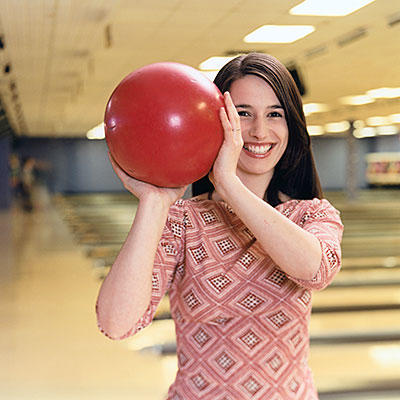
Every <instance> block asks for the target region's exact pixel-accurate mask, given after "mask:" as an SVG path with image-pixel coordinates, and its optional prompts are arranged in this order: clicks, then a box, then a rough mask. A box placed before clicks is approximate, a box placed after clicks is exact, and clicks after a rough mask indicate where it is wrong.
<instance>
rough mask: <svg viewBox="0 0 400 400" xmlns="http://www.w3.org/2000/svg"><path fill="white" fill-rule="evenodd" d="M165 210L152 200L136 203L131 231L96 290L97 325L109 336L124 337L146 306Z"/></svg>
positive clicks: (148, 300) (161, 205)
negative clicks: (97, 293) (97, 291)
mask: <svg viewBox="0 0 400 400" xmlns="http://www.w3.org/2000/svg"><path fill="white" fill-rule="evenodd" d="M168 208H169V207H168V206H166V205H163V204H162V203H161V202H160V201H157V199H153V198H151V199H146V201H140V202H139V206H138V209H137V212H136V215H135V219H134V222H133V224H132V227H131V230H130V231H129V234H128V236H127V238H126V241H125V243H124V245H123V246H122V248H121V250H120V252H119V254H118V256H117V258H116V260H115V262H114V264H113V266H112V268H111V270H110V272H109V274H108V275H107V277H106V279H105V280H104V282H103V284H102V286H101V288H100V292H99V296H98V300H97V313H98V323H99V325H100V326H101V328H102V329H103V330H104V332H106V333H107V335H109V336H110V337H113V338H118V337H121V336H123V335H124V334H126V332H127V331H129V329H131V328H132V326H133V325H134V324H135V323H136V322H137V321H138V319H139V318H140V317H141V316H142V315H143V313H144V312H145V311H146V309H147V307H148V305H149V302H150V298H151V286H152V271H153V264H154V257H155V253H156V249H157V245H158V242H159V240H160V237H161V234H162V231H163V227H164V225H165V221H166V218H167V215H168Z"/></svg>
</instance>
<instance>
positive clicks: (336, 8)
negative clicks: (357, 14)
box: [289, 0, 375, 17]
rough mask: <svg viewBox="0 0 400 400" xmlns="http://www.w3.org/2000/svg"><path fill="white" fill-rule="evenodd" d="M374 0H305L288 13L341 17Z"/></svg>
mask: <svg viewBox="0 0 400 400" xmlns="http://www.w3.org/2000/svg"><path fill="white" fill-rule="evenodd" d="M373 1H375V0H335V1H327V0H325V1H321V0H305V1H303V2H302V3H300V4H299V5H297V6H296V7H293V8H292V9H291V10H290V11H289V13H290V14H292V15H320V16H327V17H343V16H345V15H349V14H351V13H353V12H354V11H357V10H359V9H360V8H362V7H365V6H366V5H368V4H370V3H372V2H373Z"/></svg>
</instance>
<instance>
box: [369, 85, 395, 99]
mask: <svg viewBox="0 0 400 400" xmlns="http://www.w3.org/2000/svg"><path fill="white" fill-rule="evenodd" d="M367 95H368V96H371V97H373V98H374V99H394V98H396V97H400V88H386V87H385V88H379V89H372V90H368V92H367Z"/></svg>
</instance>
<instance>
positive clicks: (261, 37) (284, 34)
mask: <svg viewBox="0 0 400 400" xmlns="http://www.w3.org/2000/svg"><path fill="white" fill-rule="evenodd" d="M314 31H315V28H314V27H313V26H312V25H263V26H261V27H260V28H257V29H256V30H255V31H253V32H251V33H249V34H248V35H247V36H245V37H244V39H243V41H244V42H246V43H292V42H294V41H296V40H299V39H301V38H303V37H305V36H307V35H309V34H310V33H311V32H314Z"/></svg>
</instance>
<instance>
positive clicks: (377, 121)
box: [365, 117, 391, 126]
mask: <svg viewBox="0 0 400 400" xmlns="http://www.w3.org/2000/svg"><path fill="white" fill-rule="evenodd" d="M365 122H366V123H367V125H370V126H382V125H389V124H390V123H391V121H390V119H389V118H388V117H369V118H367V119H366V120H365Z"/></svg>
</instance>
